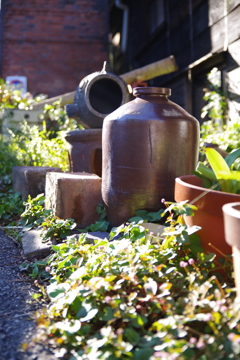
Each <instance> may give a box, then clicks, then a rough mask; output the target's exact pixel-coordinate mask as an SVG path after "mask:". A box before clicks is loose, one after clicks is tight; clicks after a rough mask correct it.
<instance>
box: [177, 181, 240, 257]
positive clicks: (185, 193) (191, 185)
mask: <svg viewBox="0 0 240 360" xmlns="http://www.w3.org/2000/svg"><path fill="white" fill-rule="evenodd" d="M174 197H175V200H176V201H177V202H180V201H184V200H189V203H192V204H194V205H195V206H196V207H197V208H198V210H197V211H195V215H194V216H186V217H185V218H184V219H185V222H186V224H187V225H189V226H193V225H198V226H201V228H202V229H201V230H199V232H198V234H199V236H200V238H201V243H202V246H203V248H204V250H205V251H208V252H211V253H216V255H217V256H219V255H220V253H219V252H218V251H216V250H215V248H217V249H218V250H219V251H221V252H222V253H224V254H225V255H230V254H231V253H232V249H231V246H229V245H228V244H227V243H226V241H225V236H224V222H223V213H222V207H223V205H224V204H227V203H230V202H236V201H240V195H238V194H230V193H225V192H222V191H216V190H211V189H205V188H203V187H202V181H201V179H199V178H198V177H197V176H195V175H184V176H181V177H178V178H176V179H175V196H174ZM210 244H212V245H213V246H214V247H215V248H214V247H213V246H211V245H210Z"/></svg>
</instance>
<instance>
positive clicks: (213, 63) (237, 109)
mask: <svg viewBox="0 0 240 360" xmlns="http://www.w3.org/2000/svg"><path fill="white" fill-rule="evenodd" d="M119 3H123V4H124V5H125V7H124V8H123V7H122V8H120V6H119ZM124 13H125V14H126V13H127V14H128V16H127V17H126V16H125V18H124ZM110 18H111V33H112V38H113V41H112V51H111V59H112V66H113V67H114V69H115V71H116V72H117V73H119V74H120V73H123V72H126V71H128V70H131V69H135V68H139V67H142V66H144V65H147V64H149V63H152V62H154V61H157V60H160V59H163V58H165V57H168V56H169V55H174V56H175V58H176V61H177V64H178V67H179V70H178V71H177V72H175V73H172V74H168V75H164V76H161V77H158V78H155V79H153V80H150V81H148V85H149V86H165V87H170V88H171V89H172V96H171V100H173V101H174V102H176V103H178V104H179V105H181V106H182V107H184V108H185V109H186V110H187V111H189V112H190V113H192V114H193V115H194V116H196V117H197V118H198V119H199V120H200V113H201V109H202V106H203V105H204V102H203V100H202V97H203V88H204V86H205V84H206V75H207V74H208V73H209V71H210V70H211V69H212V68H214V67H217V68H218V69H219V71H220V76H221V86H222V90H223V91H224V92H225V94H226V95H227V97H228V98H229V104H228V105H229V115H230V118H231V117H232V118H233V117H234V118H236V117H237V116H239V114H240V104H239V102H240V98H239V95H240V68H239V65H240V22H239V19H240V0H147V1H146V0H123V1H120V2H119V1H112V2H111V12H110ZM126 31H127V35H126V34H125V32H126ZM121 36H122V40H124V41H125V42H126V41H127V46H125V45H124V44H122V45H121V42H120V44H118V42H119V39H120V38H121ZM126 39H127V40H126ZM230 100H231V101H230Z"/></svg>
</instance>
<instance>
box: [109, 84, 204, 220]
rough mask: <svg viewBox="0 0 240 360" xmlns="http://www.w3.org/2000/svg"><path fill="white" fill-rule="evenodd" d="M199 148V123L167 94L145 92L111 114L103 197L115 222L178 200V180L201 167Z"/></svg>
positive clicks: (110, 218) (156, 209) (111, 218)
mask: <svg viewBox="0 0 240 360" xmlns="http://www.w3.org/2000/svg"><path fill="white" fill-rule="evenodd" d="M145 89H154V88H145ZM157 89H161V88H157ZM142 91H143V90H142ZM145 91H147V90H145ZM155 91H156V90H155ZM198 148H199V123H198V121H197V120H196V119H195V118H193V117H192V116H190V115H189V114H188V113H187V112H186V111H185V110H184V109H182V108H181V107H180V106H178V105H177V104H174V103H173V102H171V101H169V100H168V99H167V97H166V96H158V95H157V94H154V95H149V94H147V95H142V96H141V97H138V98H136V99H135V100H133V101H131V102H129V103H127V104H125V105H123V106H121V107H120V108H118V109H117V110H116V111H114V112H113V113H111V114H110V115H108V116H107V117H106V118H105V119H104V123H103V144H102V151H103V167H102V197H103V202H104V205H105V208H106V211H107V215H108V218H109V221H110V223H111V225H112V226H118V225H120V224H122V223H123V222H125V221H127V220H128V219H129V218H131V217H132V216H134V215H135V210H138V209H145V210H148V211H158V210H159V209H160V208H161V207H163V204H162V203H161V199H162V198H165V199H166V201H173V200H174V183H175V178H176V177H178V176H181V175H186V174H189V172H190V171H191V170H194V169H195V167H196V164H197V160H198Z"/></svg>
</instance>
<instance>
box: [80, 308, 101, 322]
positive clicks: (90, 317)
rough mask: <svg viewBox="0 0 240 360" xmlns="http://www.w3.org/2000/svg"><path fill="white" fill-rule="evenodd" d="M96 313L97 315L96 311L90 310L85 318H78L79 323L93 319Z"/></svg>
mask: <svg viewBox="0 0 240 360" xmlns="http://www.w3.org/2000/svg"><path fill="white" fill-rule="evenodd" d="M97 313H98V309H91V310H90V311H89V312H88V313H87V315H86V316H84V317H81V318H80V321H81V322H85V321H89V320H91V319H93V318H94V317H95V315H96V314H97Z"/></svg>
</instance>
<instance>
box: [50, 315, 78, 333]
mask: <svg viewBox="0 0 240 360" xmlns="http://www.w3.org/2000/svg"><path fill="white" fill-rule="evenodd" d="M55 326H56V328H57V329H59V330H62V331H66V332H68V333H69V334H74V333H76V332H77V331H79V330H80V328H81V322H80V321H79V320H76V319H75V320H68V319H65V320H63V321H59V322H57V323H56V324H55Z"/></svg>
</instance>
